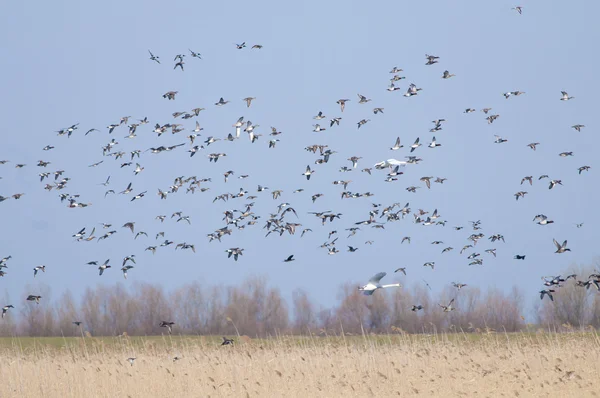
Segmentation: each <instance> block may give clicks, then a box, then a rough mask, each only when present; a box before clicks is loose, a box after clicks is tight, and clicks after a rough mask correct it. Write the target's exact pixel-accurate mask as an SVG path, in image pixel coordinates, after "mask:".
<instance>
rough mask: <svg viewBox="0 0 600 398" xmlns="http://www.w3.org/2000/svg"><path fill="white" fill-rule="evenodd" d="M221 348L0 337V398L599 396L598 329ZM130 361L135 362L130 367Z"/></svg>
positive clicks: (192, 340) (202, 340)
mask: <svg viewBox="0 0 600 398" xmlns="http://www.w3.org/2000/svg"><path fill="white" fill-rule="evenodd" d="M219 344H220V340H219V338H218V337H186V336H173V337H170V336H164V337H160V336H158V337H147V338H145V337H135V338H134V337H118V338H115V337H112V338H91V337H87V338H85V339H83V338H66V339H62V338H36V339H34V338H15V339H8V338H6V339H0V352H1V355H2V361H1V362H0V379H1V380H2V382H1V383H0V396H1V397H11V396H13V397H15V396H18V397H78V398H81V397H110V398H114V397H144V398H147V397H159V396H160V397H339V396H345V397H367V396H376V397H391V396H401V397H408V396H411V397H412V396H415V397H416V396H419V397H438V396H439V397H473V396H481V397H592V396H597V395H598V394H600V391H598V390H599V388H598V387H599V386H600V382H599V381H598V380H599V376H600V338H599V337H598V335H597V334H596V333H564V334H555V333H535V334H534V333H531V334H527V333H524V334H500V333H498V334H489V335H482V334H477V335H474V334H471V335H467V334H450V335H446V334H443V335H434V336H414V335H388V336H353V337H314V338H311V337H302V338H300V337H278V338H273V339H266V340H251V339H249V338H244V337H242V338H239V339H238V338H236V344H235V346H223V347H222V346H220V345H219ZM175 356H177V357H180V358H181V359H179V360H177V361H174V360H173V358H174V357H175ZM128 357H136V358H137V359H136V360H135V362H134V364H133V366H131V365H130V363H129V362H128V361H127V358H128ZM597 391H598V392H597Z"/></svg>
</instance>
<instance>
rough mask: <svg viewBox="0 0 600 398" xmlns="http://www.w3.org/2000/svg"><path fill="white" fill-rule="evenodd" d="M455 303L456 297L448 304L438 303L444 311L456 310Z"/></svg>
mask: <svg viewBox="0 0 600 398" xmlns="http://www.w3.org/2000/svg"><path fill="white" fill-rule="evenodd" d="M453 303H454V299H452V300H450V302H449V303H448V305H442V304H438V305H439V306H440V307H441V308H442V310H443V311H444V312H450V311H454V310H455V308H454V307H452V304H453Z"/></svg>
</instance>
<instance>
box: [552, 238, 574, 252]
mask: <svg viewBox="0 0 600 398" xmlns="http://www.w3.org/2000/svg"><path fill="white" fill-rule="evenodd" d="M552 241H553V242H554V246H556V251H555V252H554V253H559V254H560V253H565V252H570V251H571V249H569V248H567V241H566V240H565V241H564V242H563V243H562V244H560V243H558V242H557V241H556V239H552Z"/></svg>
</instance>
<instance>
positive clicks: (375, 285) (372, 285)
mask: <svg viewBox="0 0 600 398" xmlns="http://www.w3.org/2000/svg"><path fill="white" fill-rule="evenodd" d="M386 275H387V274H386V273H385V272H380V273H378V274H375V275H373V277H372V278H371V279H369V283H367V284H366V285H364V286H359V288H358V290H360V291H361V292H363V294H364V295H367V296H370V295H372V294H373V293H374V292H375V290H377V289H385V288H386V287H400V284H399V283H392V284H390V285H382V284H380V283H379V281H380V280H381V279H382V278H383V277H384V276H386Z"/></svg>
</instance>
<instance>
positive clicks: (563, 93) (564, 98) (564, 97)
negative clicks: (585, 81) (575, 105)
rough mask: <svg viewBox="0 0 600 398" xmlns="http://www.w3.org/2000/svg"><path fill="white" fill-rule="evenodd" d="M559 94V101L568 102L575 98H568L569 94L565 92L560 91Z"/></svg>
mask: <svg viewBox="0 0 600 398" xmlns="http://www.w3.org/2000/svg"><path fill="white" fill-rule="evenodd" d="M560 93H561V94H562V96H561V97H560V100H561V101H568V100H571V99H573V98H575V97H569V94H568V93H567V92H566V91H561V92H560Z"/></svg>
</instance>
